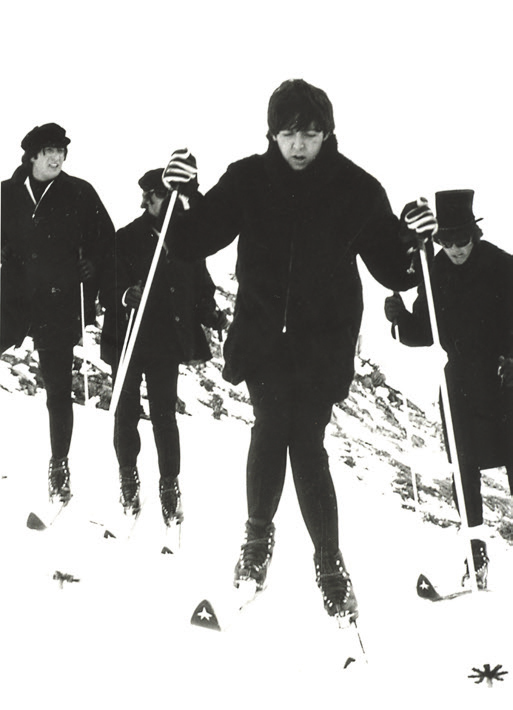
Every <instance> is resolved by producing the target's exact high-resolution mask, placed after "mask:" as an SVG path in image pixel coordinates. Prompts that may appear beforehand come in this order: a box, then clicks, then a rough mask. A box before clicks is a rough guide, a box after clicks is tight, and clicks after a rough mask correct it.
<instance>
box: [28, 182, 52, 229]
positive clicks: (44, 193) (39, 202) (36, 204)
mask: <svg viewBox="0 0 513 710" xmlns="http://www.w3.org/2000/svg"><path fill="white" fill-rule="evenodd" d="M52 185H53V180H50V182H49V183H48V185H47V186H46V188H45V190H44V192H43V194H42V195H41V197H40V198H39V201H37V200H36V198H35V196H34V193H33V192H32V188H31V187H30V178H27V179H26V180H25V187H26V188H27V190H28V193H29V195H30V196H31V198H32V202H33V203H34V211H33V212H32V219H34V217H35V216H36V211H37V208H38V207H39V205H40V204H41V200H42V199H43V197H44V196H45V195H46V193H47V192H48V190H49V189H50V188H51V186H52Z"/></svg>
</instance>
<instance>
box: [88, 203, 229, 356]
mask: <svg viewBox="0 0 513 710" xmlns="http://www.w3.org/2000/svg"><path fill="white" fill-rule="evenodd" d="M157 242H158V236H157V233H156V232H155V231H154V230H153V221H152V219H151V217H150V216H149V215H148V214H147V213H146V212H145V213H144V214H143V215H141V216H140V217H138V218H137V219H136V220H134V221H133V222H131V223H130V224H129V225H127V226H126V227H123V228H122V229H120V230H119V231H118V232H117V234H116V241H115V248H114V252H113V254H111V256H110V258H109V260H108V265H107V268H106V269H105V272H104V278H103V283H102V287H101V290H100V302H101V304H102V305H103V306H104V307H105V309H106V311H105V318H104V324H103V329H102V337H101V356H102V358H103V359H104V360H105V361H106V362H107V363H109V364H110V365H112V364H114V363H116V362H117V361H118V360H119V355H120V352H121V348H122V346H123V342H124V339H125V334H126V328H127V323H128V314H129V310H130V309H129V308H127V307H125V306H123V304H122V298H123V295H124V293H125V291H126V290H127V289H128V288H129V287H131V286H135V285H136V284H137V283H139V282H141V284H142V286H144V283H145V281H146V278H147V276H148V272H149V270H150V265H151V262H152V259H153V255H154V253H155V248H156V246H157ZM214 293H215V286H214V283H213V282H212V279H211V278H210V274H209V273H208V271H207V268H206V265H205V262H204V261H198V262H195V263H186V262H183V261H180V260H178V259H176V258H173V259H170V258H169V255H168V253H167V247H166V248H164V249H163V250H162V254H161V257H160V259H159V262H158V266H157V270H156V272H155V276H154V279H153V283H152V286H151V289H150V292H149V295H148V301H147V303H146V307H145V310H144V315H143V318H142V321H141V327H140V330H139V334H138V337H137V341H136V346H135V347H136V349H137V351H139V352H141V351H144V350H148V351H151V350H155V349H156V348H161V349H163V350H165V351H166V352H172V353H173V354H174V355H176V357H177V361H179V362H183V363H188V362H192V361H195V360H209V359H210V358H211V357H212V355H211V352H210V348H209V346H208V343H207V339H206V337H205V333H204V331H203V329H202V327H201V324H203V325H205V326H207V327H209V328H216V327H217V324H218V321H219V312H218V311H217V309H216V302H215V300H214Z"/></svg>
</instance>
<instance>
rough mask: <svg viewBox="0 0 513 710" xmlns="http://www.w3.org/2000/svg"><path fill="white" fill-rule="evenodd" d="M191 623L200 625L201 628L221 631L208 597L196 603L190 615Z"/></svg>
mask: <svg viewBox="0 0 513 710" xmlns="http://www.w3.org/2000/svg"><path fill="white" fill-rule="evenodd" d="M191 624H192V625H193V626H200V627H201V628H202V629H211V630H213V631H221V626H220V625H219V621H218V620H217V616H216V613H215V611H214V608H213V606H212V604H211V603H210V602H209V601H208V599H203V601H201V602H200V603H199V604H198V606H197V607H196V609H195V610H194V613H193V615H192V616H191Z"/></svg>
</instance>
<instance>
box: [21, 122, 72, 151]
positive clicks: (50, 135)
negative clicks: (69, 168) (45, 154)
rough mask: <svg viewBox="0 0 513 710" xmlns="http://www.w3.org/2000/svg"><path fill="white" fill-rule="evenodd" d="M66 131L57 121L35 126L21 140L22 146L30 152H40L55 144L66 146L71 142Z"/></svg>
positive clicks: (61, 146) (56, 145) (59, 146)
mask: <svg viewBox="0 0 513 710" xmlns="http://www.w3.org/2000/svg"><path fill="white" fill-rule="evenodd" d="M70 142H71V141H70V139H69V138H68V137H67V136H66V131H65V130H64V128H62V127H61V126H58V125H57V124H56V123H45V124H43V125H42V126H36V127H35V128H33V129H32V130H31V131H29V133H27V135H26V136H25V138H24V139H23V140H22V141H21V147H22V149H23V150H24V151H26V152H29V153H39V151H40V150H41V149H42V148H47V147H48V146H54V147H56V148H65V147H66V146H67V145H69V143H70Z"/></svg>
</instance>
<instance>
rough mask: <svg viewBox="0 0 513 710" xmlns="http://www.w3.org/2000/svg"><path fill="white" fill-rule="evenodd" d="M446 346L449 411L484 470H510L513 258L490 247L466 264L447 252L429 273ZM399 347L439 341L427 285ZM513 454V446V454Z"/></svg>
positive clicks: (405, 318)
mask: <svg viewBox="0 0 513 710" xmlns="http://www.w3.org/2000/svg"><path fill="white" fill-rule="evenodd" d="M431 281H432V288H433V299H434V303H435V312H436V316H437V323H438V329H439V334H440V342H441V345H442V347H443V349H444V350H445V352H446V353H447V356H448V364H447V366H446V375H447V383H448V388H449V394H450V399H451V411H452V414H453V419H454V420H455V424H456V425H457V427H458V429H461V430H462V432H463V435H462V436H461V440H462V441H464V442H467V444H466V445H465V444H464V445H465V446H467V445H468V446H469V447H470V446H472V447H473V448H474V451H475V457H476V458H477V460H478V463H479V465H480V466H481V467H482V468H490V467H492V466H499V465H504V464H507V463H508V462H509V458H510V456H511V454H508V453H507V451H506V448H507V446H508V443H507V442H508V441H509V442H510V443H511V442H512V441H513V428H512V426H511V423H512V416H513V390H511V389H510V390H506V389H503V388H502V387H501V382H500V378H499V377H498V374H497V371H498V366H499V357H500V356H501V355H505V356H510V357H511V356H513V256H511V255H510V254H507V253H506V252H504V251H502V250H501V249H499V248H498V247H496V246H494V245H493V244H490V243H489V242H486V241H484V240H482V241H480V242H478V243H476V244H475V245H474V247H473V249H472V251H471V253H470V255H469V257H468V259H467V261H466V262H465V263H464V264H461V265H455V264H453V263H452V262H451V261H450V259H449V257H448V256H447V255H446V254H445V252H444V251H443V250H441V251H440V252H439V253H438V254H437V255H436V257H435V259H434V262H433V264H432V267H431ZM398 327H399V334H400V339H401V342H403V343H405V344H406V345H411V346H419V345H431V344H432V342H433V338H432V334H431V326H430V322H429V313H428V307H427V301H426V292H425V288H424V285H422V286H421V287H419V293H418V297H417V299H416V301H415V303H414V305H413V313H409V312H408V311H406V312H404V313H403V314H402V315H401V316H400V317H399V319H398ZM510 448H511V447H510Z"/></svg>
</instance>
